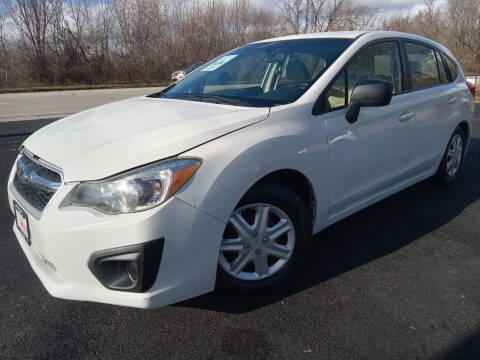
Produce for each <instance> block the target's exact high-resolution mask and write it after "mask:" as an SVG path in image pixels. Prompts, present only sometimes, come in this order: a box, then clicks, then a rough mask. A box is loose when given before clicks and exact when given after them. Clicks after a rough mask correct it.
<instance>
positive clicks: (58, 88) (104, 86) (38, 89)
mask: <svg viewBox="0 0 480 360" xmlns="http://www.w3.org/2000/svg"><path fill="white" fill-rule="evenodd" d="M167 85H168V83H153V84H101V85H58V86H33V87H22V88H0V94H8V93H23V92H41V91H62V90H93V89H122V88H136V87H160V86H167Z"/></svg>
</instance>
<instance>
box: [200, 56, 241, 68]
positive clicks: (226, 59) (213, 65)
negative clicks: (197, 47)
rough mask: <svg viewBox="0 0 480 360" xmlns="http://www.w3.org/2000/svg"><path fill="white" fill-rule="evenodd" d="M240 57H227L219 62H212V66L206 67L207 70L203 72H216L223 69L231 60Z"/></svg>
mask: <svg viewBox="0 0 480 360" xmlns="http://www.w3.org/2000/svg"><path fill="white" fill-rule="evenodd" d="M237 56H238V55H226V56H223V57H221V58H220V59H218V60H215V61H214V62H212V63H211V64H210V65H208V66H206V67H205V68H203V69H202V71H214V70H217V69H218V68H219V67H222V66H223V65H225V64H226V63H228V62H229V61H230V60H233V59H235V58H236V57H237Z"/></svg>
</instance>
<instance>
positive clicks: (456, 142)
mask: <svg viewBox="0 0 480 360" xmlns="http://www.w3.org/2000/svg"><path fill="white" fill-rule="evenodd" d="M465 144H466V135H465V131H464V130H463V129H462V128H461V127H460V126H459V127H457V128H456V129H455V131H454V132H453V134H452V136H451V137H450V140H449V141H448V145H447V149H446V150H445V153H444V155H443V158H442V162H441V163H440V166H439V168H438V170H437V173H436V174H435V179H436V180H437V182H438V183H440V184H442V185H448V184H450V183H452V182H453V181H454V180H455V179H456V178H457V176H458V173H459V172H460V169H461V167H462V165H463V157H464V155H465Z"/></svg>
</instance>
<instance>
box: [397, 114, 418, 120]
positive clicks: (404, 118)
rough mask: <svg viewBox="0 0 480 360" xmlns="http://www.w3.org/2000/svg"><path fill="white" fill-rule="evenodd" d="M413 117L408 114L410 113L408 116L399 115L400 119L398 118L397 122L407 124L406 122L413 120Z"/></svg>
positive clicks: (413, 115)
mask: <svg viewBox="0 0 480 360" xmlns="http://www.w3.org/2000/svg"><path fill="white" fill-rule="evenodd" d="M414 117H415V113H413V112H410V113H408V114H403V115H400V117H399V118H398V121H400V122H407V121H409V120H410V119H413V118H414Z"/></svg>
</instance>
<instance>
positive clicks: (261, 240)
mask: <svg viewBox="0 0 480 360" xmlns="http://www.w3.org/2000/svg"><path fill="white" fill-rule="evenodd" d="M311 234H312V226H311V214H310V212H309V211H308V209H307V207H306V205H305V204H304V202H303V201H302V200H300V198H299V197H298V196H297V195H296V194H294V193H293V192H291V191H290V190H289V189H287V188H285V187H282V186H277V185H260V186H257V187H254V188H253V189H252V190H251V191H249V192H248V193H247V194H246V195H245V196H244V197H243V198H242V200H241V201H240V203H239V204H238V205H237V207H236V208H235V210H234V211H233V213H232V215H231V216H230V218H229V220H228V223H227V225H226V228H225V231H224V234H223V239H222V243H221V245H220V253H219V258H218V276H217V279H218V282H219V284H220V285H224V286H227V287H229V288H231V289H235V290H255V289H260V288H264V287H267V286H271V285H273V284H276V283H278V282H280V281H282V280H284V279H285V278H286V277H288V276H289V275H290V274H291V272H292V270H293V269H294V268H295V267H296V266H297V265H298V264H299V260H301V258H302V257H303V255H304V253H305V249H306V248H307V245H308V244H309V242H310V238H311Z"/></svg>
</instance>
